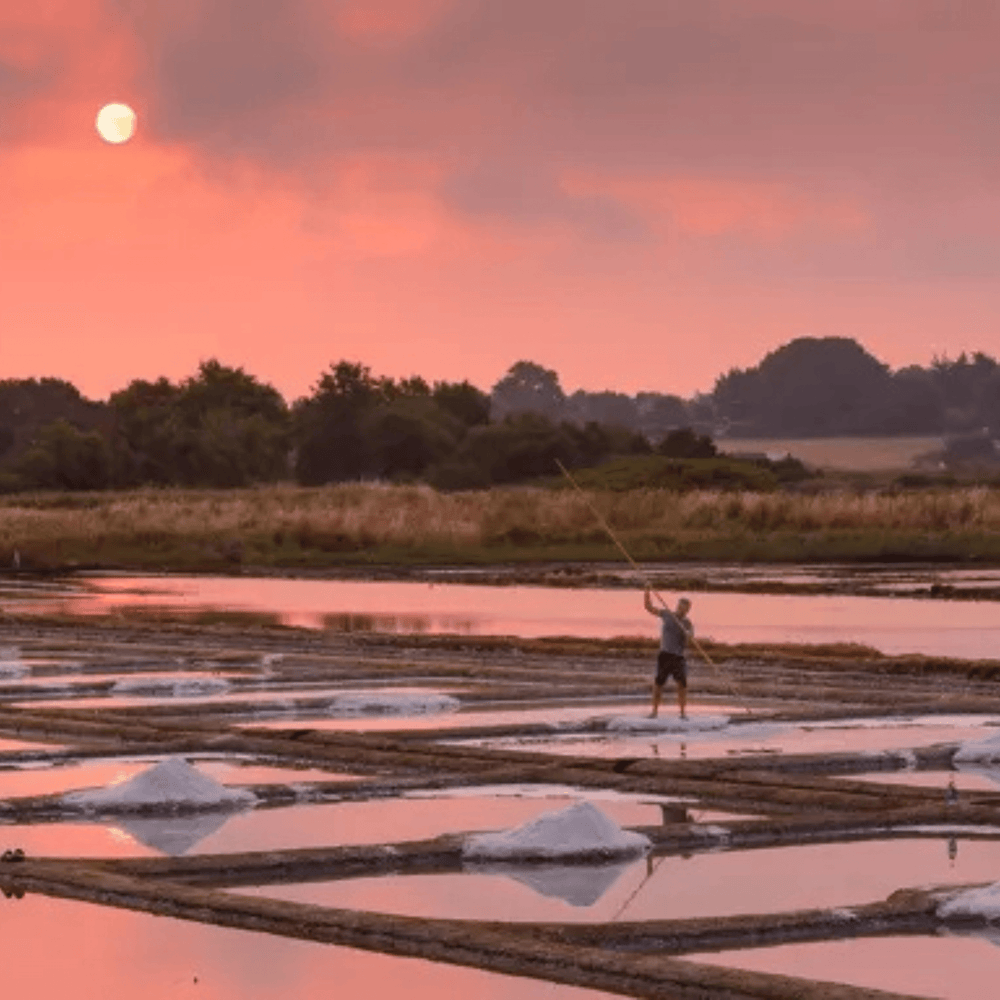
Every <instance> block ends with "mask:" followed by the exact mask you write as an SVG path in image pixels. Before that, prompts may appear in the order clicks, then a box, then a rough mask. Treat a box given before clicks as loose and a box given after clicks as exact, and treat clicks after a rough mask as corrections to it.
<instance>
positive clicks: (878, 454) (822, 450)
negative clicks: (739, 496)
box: [715, 437, 944, 472]
mask: <svg viewBox="0 0 1000 1000" xmlns="http://www.w3.org/2000/svg"><path fill="white" fill-rule="evenodd" d="M715 444H716V447H717V448H718V449H719V451H723V452H726V453H727V454H732V453H734V452H736V453H738V452H786V451H787V452H789V453H790V454H791V455H792V456H793V457H794V458H797V459H799V460H800V461H802V462H805V463H806V465H813V466H818V467H819V468H821V469H840V470H843V471H849V472H883V471H888V470H893V471H896V470H900V469H909V468H912V466H913V460H914V459H915V458H917V457H918V456H920V455H925V454H927V452H929V451H939V450H940V449H941V448H942V447H944V441H943V439H942V438H940V437H840V438H721V439H719V440H717V441H716V442H715Z"/></svg>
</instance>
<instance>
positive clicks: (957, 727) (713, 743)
mask: <svg viewBox="0 0 1000 1000" xmlns="http://www.w3.org/2000/svg"><path fill="white" fill-rule="evenodd" d="M997 721H998V720H997V718H996V717H995V716H971V717H969V718H968V719H964V720H963V719H961V718H960V717H956V716H951V715H949V716H940V717H936V716H922V717H920V718H918V719H911V720H906V719H863V720H856V721H852V720H849V719H848V720H839V721H837V722H832V723H808V724H803V725H797V724H791V723H781V722H773V723H772V722H748V723H741V722H739V716H738V715H734V716H733V717H732V724H730V725H728V726H725V727H724V728H721V729H702V730H698V729H689V730H686V731H678V732H655V731H649V732H634V733H627V734H626V733H609V734H607V735H605V734H586V735H580V734H567V735H553V736H538V737H534V736H529V737H513V738H502V739H482V740H468V741H459V740H456V741H454V742H456V743H461V742H468V743H469V744H472V745H478V746H493V747H508V748H511V749H523V750H532V751H539V752H544V753H552V754H559V755H570V756H579V757H601V758H607V757H665V758H687V759H694V758H699V759H701V758H706V757H725V756H736V755H752V754H783V753H796V754H799V753H802V754H813V753H816V754H822V753H882V752H885V751H896V750H899V751H903V750H907V749H912V748H915V747H927V746H933V745H934V744H936V743H961V742H964V741H966V740H975V739H982V738H983V736H984V735H989V734H991V733H993V732H995V731H996V730H995V726H996V723H997Z"/></svg>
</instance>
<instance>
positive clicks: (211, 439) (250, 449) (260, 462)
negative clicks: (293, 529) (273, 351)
mask: <svg viewBox="0 0 1000 1000" xmlns="http://www.w3.org/2000/svg"><path fill="white" fill-rule="evenodd" d="M111 406H112V408H113V410H114V413H115V416H116V426H117V443H118V448H117V455H118V464H119V469H120V476H121V478H122V479H123V480H124V481H126V482H132V483H161V484H168V483H176V484H182V485H185V486H214V487H220V488H222V487H231V486H248V485H250V484H252V483H255V482H272V481H274V480H277V479H280V478H282V477H284V476H285V475H287V471H288V458H287V456H288V444H289V439H288V430H289V428H288V422H289V418H288V408H287V406H286V405H285V401H284V400H283V399H282V398H281V395H280V394H279V393H278V391H277V390H276V389H274V388H273V387H272V386H270V385H267V384H264V383H261V382H258V381H257V380H256V379H255V378H254V377H253V376H252V375H248V374H247V373H246V372H244V371H243V369H242V368H229V367H227V366H225V365H222V364H220V363H219V362H218V361H216V360H211V361H206V362H203V363H202V364H201V365H200V366H199V368H198V373H197V374H196V375H193V376H191V377H190V378H188V379H186V380H185V381H184V382H183V383H182V384H181V385H179V386H175V385H172V384H171V383H170V382H168V381H167V380H166V379H163V378H161V379H159V380H158V381H156V382H152V383H150V382H143V381H135V382H132V383H131V384H130V385H129V386H128V387H127V388H126V389H124V390H122V391H121V392H118V393H115V394H114V395H113V396H112V397H111Z"/></svg>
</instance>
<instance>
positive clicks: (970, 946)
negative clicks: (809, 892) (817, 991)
mask: <svg viewBox="0 0 1000 1000" xmlns="http://www.w3.org/2000/svg"><path fill="white" fill-rule="evenodd" d="M685 958H689V959H692V960H694V961H698V962H701V963H704V964H707V965H723V966H728V967H731V968H738V969H749V970H754V971H757V972H775V973H781V974H783V975H789V976H800V977H803V978H806V979H823V980H828V981H831V982H838V983H849V984H851V985H854V986H864V987H867V988H869V989H881V990H888V991H891V992H895V993H904V994H907V995H913V996H920V997H936V998H940V1000H994V998H995V997H996V996H997V983H998V982H1000V947H998V946H997V944H995V943H993V942H992V941H989V940H986V939H983V938H977V937H975V936H972V935H969V936H964V935H963V936H959V935H952V934H942V935H941V936H938V937H933V936H927V935H914V936H913V937H885V938H863V939H859V940H851V941H825V942H817V943H811V944H790V945H779V946H777V947H773V948H753V949H747V950H745V951H727V952H719V953H717V954H712V955H689V956H685Z"/></svg>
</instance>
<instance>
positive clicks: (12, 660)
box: [0, 646, 28, 677]
mask: <svg viewBox="0 0 1000 1000" xmlns="http://www.w3.org/2000/svg"><path fill="white" fill-rule="evenodd" d="M27 672H28V665H27V664H26V663H25V662H24V661H23V660H22V659H21V650H20V649H18V647H17V646H0V677H23V676H24V675H25V674H26V673H27Z"/></svg>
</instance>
